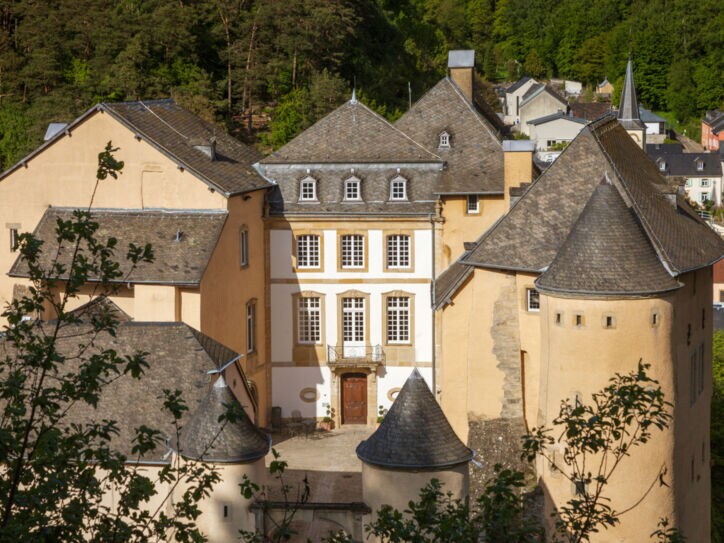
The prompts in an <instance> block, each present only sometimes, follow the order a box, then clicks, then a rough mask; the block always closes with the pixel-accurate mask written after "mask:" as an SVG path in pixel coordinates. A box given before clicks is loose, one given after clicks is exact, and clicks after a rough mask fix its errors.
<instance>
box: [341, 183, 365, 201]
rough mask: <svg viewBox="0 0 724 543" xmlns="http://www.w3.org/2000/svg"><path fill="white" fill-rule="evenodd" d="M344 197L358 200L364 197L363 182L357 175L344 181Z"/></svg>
mask: <svg viewBox="0 0 724 543" xmlns="http://www.w3.org/2000/svg"><path fill="white" fill-rule="evenodd" d="M344 199H345V200H358V201H359V200H361V199H362V190H361V183H360V180H359V179H357V178H356V177H352V178H351V179H347V180H346V181H345V182H344Z"/></svg>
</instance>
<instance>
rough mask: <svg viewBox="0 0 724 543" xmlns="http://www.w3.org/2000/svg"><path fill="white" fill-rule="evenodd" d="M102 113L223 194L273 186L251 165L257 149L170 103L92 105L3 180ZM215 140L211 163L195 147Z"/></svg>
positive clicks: (8, 170) (153, 101)
mask: <svg viewBox="0 0 724 543" xmlns="http://www.w3.org/2000/svg"><path fill="white" fill-rule="evenodd" d="M98 112H104V113H108V114H109V115H111V116H112V117H113V118H114V119H116V120H117V121H119V122H120V123H121V124H123V125H124V126H126V127H127V128H128V129H129V130H131V131H133V133H134V134H135V135H136V136H137V137H140V138H141V139H143V140H145V141H147V142H148V143H149V144H150V145H152V146H153V147H155V148H156V149H158V150H159V151H160V152H161V153H163V154H164V155H166V156H168V157H169V158H170V159H171V160H173V161H174V162H176V163H177V164H178V165H179V166H181V167H183V168H184V169H186V170H187V171H189V172H191V173H193V174H194V175H196V176H197V177H198V178H199V179H201V180H202V181H203V182H204V183H206V184H207V185H209V186H210V187H212V188H214V189H215V190H217V191H219V192H220V193H221V194H223V195H224V196H227V197H228V196H231V195H234V194H240V193H244V192H250V191H255V190H259V189H264V188H269V183H268V182H267V181H266V180H265V179H264V178H262V177H261V176H260V175H259V174H258V173H257V172H256V171H255V170H254V168H253V167H252V165H253V164H254V163H255V162H257V161H258V160H259V159H260V158H261V157H262V155H261V154H260V153H259V152H258V151H256V150H255V149H254V148H253V147H249V146H248V145H244V144H243V143H241V142H240V141H238V140H236V139H235V138H232V137H231V136H229V135H228V134H227V133H226V132H225V131H224V129H223V128H221V127H219V126H216V125H214V124H211V123H209V122H207V121H204V120H203V119H201V118H200V117H198V116H196V115H194V114H193V113H191V112H190V111H187V110H185V109H184V108H182V107H181V106H179V105H178V104H176V102H174V101H173V100H171V99H167V100H149V101H138V102H118V103H101V104H97V105H95V106H93V107H92V108H90V109H89V110H88V111H86V112H85V113H84V114H83V115H81V116H80V117H79V118H77V119H76V120H74V121H73V122H72V123H70V124H69V125H68V126H67V127H66V129H65V130H60V131H59V132H57V133H55V135H53V136H52V137H51V138H50V139H49V140H47V141H46V142H45V143H43V144H42V145H41V146H40V147H38V148H37V149H35V150H34V151H33V152H32V153H30V154H29V155H28V156H26V157H24V158H23V159H22V160H20V162H18V163H17V164H15V165H13V166H12V167H10V168H9V169H7V170H5V171H4V172H3V173H2V174H0V179H2V178H4V177H5V176H7V175H8V174H10V173H11V172H13V171H14V170H15V169H17V168H19V167H20V166H21V165H23V164H25V163H27V162H28V161H29V160H31V159H32V158H33V157H34V156H35V155H37V154H39V153H41V152H42V151H43V150H45V149H46V148H47V147H48V146H50V145H52V144H53V143H55V142H56V141H57V140H58V139H60V138H62V137H64V136H65V134H66V132H68V131H70V132H72V130H73V129H75V127H76V126H78V125H80V124H81V123H83V122H84V121H85V120H86V119H87V118H88V117H90V116H91V115H94V114H96V113H98ZM211 138H215V140H216V143H215V147H216V158H215V159H214V160H212V159H211V158H209V156H207V155H206V154H205V153H204V152H202V151H200V150H199V149H197V148H196V147H195V146H197V145H199V144H202V143H208V142H209V141H210V139H211Z"/></svg>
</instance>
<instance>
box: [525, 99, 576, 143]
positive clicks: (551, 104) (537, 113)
mask: <svg viewBox="0 0 724 543" xmlns="http://www.w3.org/2000/svg"><path fill="white" fill-rule="evenodd" d="M559 111H563V112H565V111H566V104H564V103H562V102H561V101H560V100H558V99H557V98H554V97H553V96H552V95H551V94H550V93H548V92H546V91H543V92H541V93H540V94H539V95H538V96H536V97H535V98H533V99H532V100H531V101H530V102H526V103H525V105H523V106H522V107H521V108H520V132H521V133H522V134H530V127H529V126H528V121H532V120H534V119H540V118H541V117H545V116H546V115H552V114H553V113H558V112H559Z"/></svg>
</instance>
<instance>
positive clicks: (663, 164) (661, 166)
mask: <svg viewBox="0 0 724 543" xmlns="http://www.w3.org/2000/svg"><path fill="white" fill-rule="evenodd" d="M659 171H661V172H665V171H666V161H665V160H659Z"/></svg>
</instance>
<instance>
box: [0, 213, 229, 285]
mask: <svg viewBox="0 0 724 543" xmlns="http://www.w3.org/2000/svg"><path fill="white" fill-rule="evenodd" d="M72 214H73V210H72V209H70V208H48V209H47V210H46V212H45V213H44V214H43V217H42V218H41V219H40V222H39V223H38V226H36V228H35V232H34V235H35V236H36V237H37V238H38V239H40V240H42V241H43V243H44V251H43V261H42V262H41V264H42V265H43V266H44V267H45V268H46V269H47V268H49V267H50V263H51V261H52V259H53V258H54V255H55V254H56V252H57V247H58V242H57V239H56V234H55V229H56V224H57V221H58V219H63V220H68V219H70V218H72ZM226 216H227V212H226V211H163V210H124V209H106V210H95V211H93V212H92V217H93V220H94V221H95V222H97V223H98V225H99V227H98V230H97V231H96V236H97V237H98V238H99V239H102V240H105V239H108V238H110V237H114V238H116V239H117V240H118V245H117V250H116V253H115V254H116V260H117V261H118V262H119V263H120V271H121V272H123V276H122V277H121V278H120V279H118V280H117V281H119V282H122V283H126V282H131V283H157V284H184V285H198V284H199V283H200V282H201V278H202V277H203V274H204V271H205V270H206V266H207V264H208V263H209V260H210V259H211V255H212V254H213V252H214V249H215V247H216V243H217V241H218V239H219V236H220V234H221V230H222V228H223V226H224V222H225V220H226ZM177 233H178V234H180V235H179V240H178V241H177V240H176V238H177ZM130 243H134V244H136V245H138V246H141V247H143V246H144V245H145V244H146V243H150V244H151V245H152V248H153V252H154V256H155V258H154V261H153V262H151V263H140V264H139V265H138V266H137V267H136V269H135V270H133V271H132V272H130V270H131V263H130V262H129V261H127V260H126V259H125V255H126V252H127V250H128V245H129V244H130ZM71 256H72V254H71V252H70V246H69V245H67V244H65V245H64V248H63V250H62V251H61V256H60V259H59V261H60V262H61V263H65V264H66V265H67V264H68V263H69V262H70V258H71ZM129 272H130V275H129ZM9 275H10V276H13V277H27V276H28V268H27V263H26V262H25V261H23V260H21V259H20V258H18V259H17V260H16V261H15V263H14V264H13V266H12V268H11V269H10V273H9Z"/></svg>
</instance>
